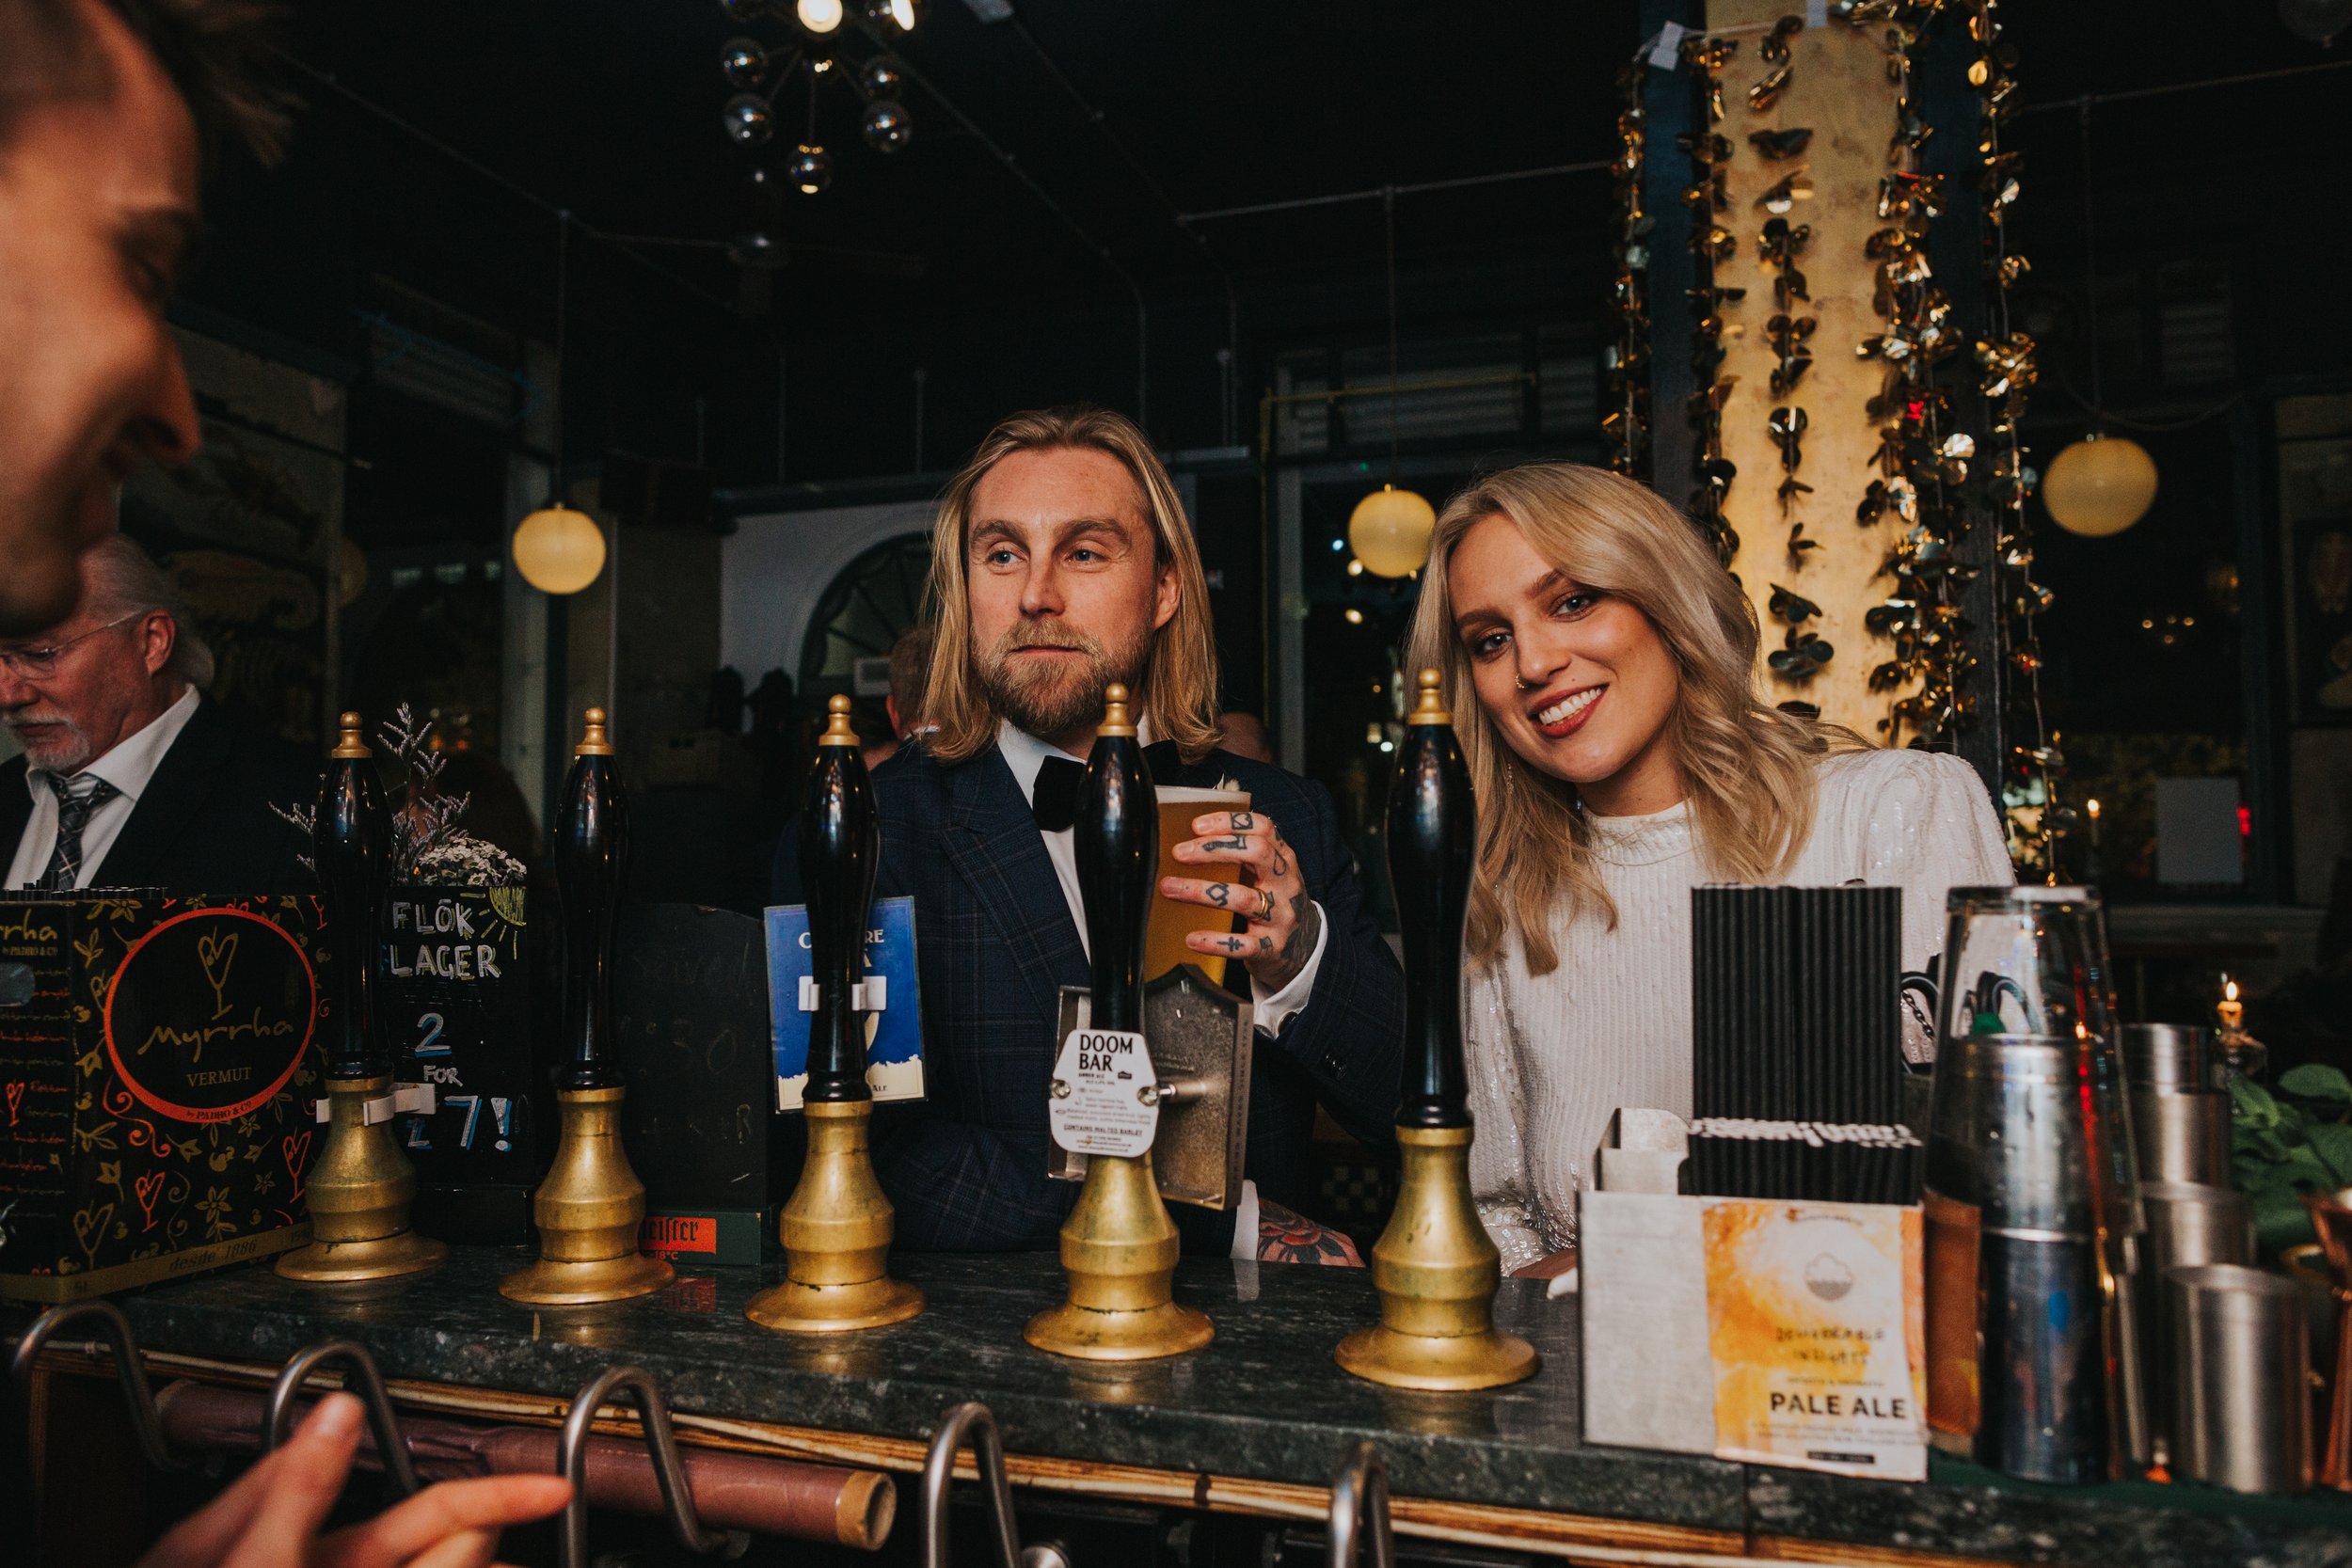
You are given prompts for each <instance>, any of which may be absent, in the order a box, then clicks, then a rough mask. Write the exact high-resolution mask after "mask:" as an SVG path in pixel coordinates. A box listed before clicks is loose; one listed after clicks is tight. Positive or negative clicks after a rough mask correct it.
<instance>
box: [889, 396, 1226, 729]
mask: <svg viewBox="0 0 2352 1568" xmlns="http://www.w3.org/2000/svg"><path fill="white" fill-rule="evenodd" d="M1057 447H1076V448H1083V449H1086V450H1089V451H1099V452H1104V453H1107V454H1108V455H1110V456H1112V457H1115V458H1117V459H1119V461H1120V465H1121V466H1122V467H1125V468H1126V470H1127V472H1128V473H1129V474H1130V475H1132V476H1133V477H1134V479H1135V482H1136V492H1137V493H1138V494H1139V495H1140V496H1141V497H1142V499H1143V510H1144V512H1145V514H1146V515H1148V516H1150V517H1151V519H1152V536H1153V539H1154V541H1155V543H1154V555H1155V562H1156V564H1157V565H1158V566H1159V567H1162V568H1165V567H1168V566H1173V567H1174V568H1175V569H1176V613H1175V614H1174V615H1172V616H1170V617H1169V618H1168V625H1166V626H1162V627H1160V628H1159V630H1157V631H1156V632H1154V633H1152V653H1151V657H1150V658H1149V659H1148V660H1147V661H1146V663H1145V665H1144V673H1143V679H1142V682H1141V684H1142V687H1143V710H1144V712H1145V713H1146V714H1148V715H1149V716H1150V718H1151V721H1152V732H1153V734H1154V735H1155V736H1156V737H1157V738H1159V739H1161V740H1172V741H1174V742H1175V743H1176V750H1177V751H1178V752H1180V753H1182V755H1183V756H1184V760H1185V761H1186V762H1198V761H1200V759H1201V758H1202V757H1204V756H1206V755H1207V754H1208V753H1209V752H1210V751H1211V750H1212V749H1214V748H1215V747H1216V741H1217V720H1216V714H1217V706H1216V633H1215V630H1214V628H1213V627H1212V626H1211V624H1210V620H1209V582H1208V578H1207V576H1206V575H1205V574H1204V573H1202V571H1201V569H1200V546H1198V545H1196V544H1195V543H1194V542H1193V537H1192V525H1191V524H1190V523H1189V522H1187V521H1186V520H1185V518H1184V501H1183V499H1181V498H1180V497H1179V496H1178V495H1177V494H1176V483H1175V481H1174V480H1172V479H1170V478H1168V469H1167V467H1165V466H1163V465H1162V464H1161V462H1160V457H1159V453H1157V452H1155V451H1152V438H1151V437H1150V436H1146V435H1144V433H1143V432H1142V431H1141V430H1140V429H1139V428H1137V427H1136V422H1135V421H1134V420H1130V419H1128V418H1127V417H1126V416H1125V415H1123V414H1114V413H1112V412H1111V411H1110V410H1109V409H1107V408H1092V407H1084V406H1079V407H1069V408H1046V409H1036V410H1031V411H1029V412H1027V413H1022V414H1015V415H1013V416H1012V417H1011V418H1009V419H1007V420H1003V421H1001V422H1000V423H998V425H997V426H996V428H995V429H993V430H992V431H990V432H989V433H988V436H987V438H986V439H985V440H983V441H981V442H980V444H979V446H978V448H977V450H976V451H974V452H973V453H972V456H971V460H970V461H968V462H967V463H965V464H964V466H963V467H962V468H961V470H960V471H959V472H958V473H957V474H956V477H955V478H954V479H952V480H949V481H948V482H947V488H946V491H945V492H943V493H942V494H941V496H940V498H939V514H938V516H937V518H936V519H935V521H934V522H933V523H932V525H931V578H930V601H931V603H932V604H934V605H936V606H937V607H938V614H939V641H937V642H936V643H935V644H934V645H933V646H932V648H931V678H930V687H929V689H927V690H926V692H925V693H924V698H923V702H924V709H923V716H924V718H925V719H926V720H927V721H930V722H931V723H935V724H937V725H938V726H939V729H938V732H937V733H936V734H934V735H933V736H931V737H930V740H929V741H928V742H927V743H926V744H927V747H928V749H929V750H930V754H931V755H932V756H934V757H937V758H938V759H939V760H940V761H942V762H949V763H954V762H962V761H964V760H966V759H967V758H970V757H975V756H977V755H979V753H980V752H984V751H986V750H987V749H988V748H989V747H990V746H992V745H993V744H994V743H995V740H996V726H997V721H998V719H999V715H998V714H997V712H996V706H995V705H994V704H993V703H992V702H990V701H989V700H988V693H987V692H986V691H985V690H983V689H982V688H981V684H980V679H979V671H978V669H977V667H976V665H975V663H974V660H973V657H972V604H971V599H970V597H969V592H970V589H969V584H968V582H967V579H966V576H965V561H964V558H965V555H966V554H967V553H968V552H967V546H968V545H969V543H970V539H971V529H972V492H973V491H974V490H976V489H977V488H978V487H979V483H980V480H981V478H982V476H984V475H985V474H987V472H988V471H989V469H991V468H993V467H995V466H996V465H997V464H999V463H1001V462H1003V461H1004V460H1005V459H1006V458H1008V457H1009V456H1011V455H1012V454H1013V453H1014V452H1017V451H1050V450H1052V449H1054V448H1057Z"/></svg>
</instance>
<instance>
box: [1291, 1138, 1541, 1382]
mask: <svg viewBox="0 0 2352 1568" xmlns="http://www.w3.org/2000/svg"><path fill="white" fill-rule="evenodd" d="M1396 1141H1397V1146H1398V1148H1399V1149H1400V1150H1401V1151H1402V1153H1403V1156H1404V1160H1403V1169H1402V1171H1401V1173H1400V1175H1399V1179H1398V1183H1397V1194H1396V1212H1395V1213H1394V1214H1393V1215H1392V1216H1391V1218H1390V1220H1389V1227H1388V1228H1387V1229H1386V1230H1384V1231H1382V1232H1381V1233H1380V1240H1379V1243H1377V1244H1376V1245H1375V1246H1374V1247H1373V1249H1372V1283H1373V1287H1374V1289H1375V1290H1377V1291H1379V1292H1380V1324H1379V1326H1378V1327H1376V1328H1365V1329H1359V1330H1357V1331H1356V1332H1355V1333H1353V1334H1351V1335H1349V1336H1348V1337H1347V1338H1344V1339H1343V1340H1341V1341H1340V1343H1339V1347H1338V1348H1337V1349H1336V1350H1334V1351H1333V1352H1332V1356H1333V1358H1334V1359H1336V1360H1337V1361H1338V1362H1339V1364H1340V1366H1341V1367H1342V1368H1343V1369H1344V1370H1347V1371H1350V1372H1353V1373H1355V1374H1356V1375H1357V1376H1358V1377H1360V1378H1363V1379H1365V1380H1367V1381H1369V1382H1373V1383H1379V1384H1385V1385H1387V1386H1389V1387H1391V1388H1430V1389H1438V1390H1459V1389H1465V1388H1499V1387H1501V1386H1502V1385H1504V1384H1506V1383H1517V1382H1518V1381H1519V1380H1520V1379H1521V1378H1525V1377H1531V1376H1533V1375H1534V1371H1535V1368H1536V1365H1537V1363H1536V1357H1535V1350H1534V1346H1532V1345H1530V1344H1529V1343H1528V1342H1527V1341H1526V1340H1524V1339H1522V1338H1518V1336H1517V1335H1512V1334H1503V1333H1501V1332H1499V1331H1498V1330H1497V1329H1496V1328H1495V1326H1494V1300H1495V1288H1496V1287H1497V1286H1498V1285H1499V1284H1501V1283H1502V1279H1501V1275H1500V1274H1499V1272H1498V1271H1499V1270H1500V1268H1501V1265H1502V1254H1500V1253H1499V1252H1497V1251H1496V1250H1495V1243H1494V1242H1493V1241H1492V1239H1491V1238H1489V1237H1488V1236H1487V1234H1486V1227H1485V1226H1484V1225H1481V1224H1480V1223H1479V1220H1478V1211H1477V1209H1476V1208H1475V1207H1474V1206H1473V1205H1472V1204H1471V1202H1470V1129H1469V1128H1467V1127H1441V1128H1424V1127H1400V1128H1398V1129H1397V1130H1396Z"/></svg>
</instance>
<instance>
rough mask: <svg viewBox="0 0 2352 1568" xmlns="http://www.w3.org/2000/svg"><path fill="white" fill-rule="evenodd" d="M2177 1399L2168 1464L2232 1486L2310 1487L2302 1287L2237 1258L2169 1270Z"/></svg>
mask: <svg viewBox="0 0 2352 1568" xmlns="http://www.w3.org/2000/svg"><path fill="white" fill-rule="evenodd" d="M2166 1289H2167V1291H2168V1293H2169V1295H2170V1297H2171V1303H2172V1318H2173V1321H2174V1322H2175V1323H2177V1324H2178V1329H2179V1331H2178V1332H2177V1333H2176V1334H2175V1335H2174V1336H2173V1346H2172V1349H2173V1362H2172V1366H2173V1376H2174V1383H2175V1385H2176V1392H2177V1398H2178V1403H2177V1404H2176V1406H2175V1408H2174V1425H2173V1433H2172V1455H2173V1465H2174V1466H2175V1467H2176V1468H2177V1469H2178V1470H2180V1472H2181V1473H2182V1474H2184V1475H2186V1476H2187V1477H2189V1478H2190V1479H2191V1480H2193V1481H2205V1482H2207V1483H2209V1484H2211V1485H2215V1486H2223V1487H2227V1488H2229V1489H2230V1490H2231V1491H2233V1492H2256V1493H2274V1494H2276V1493H2294V1492H2303V1491H2307V1490H2309V1489H2310V1487H2311V1484H2312V1426H2311V1410H2312V1402H2311V1343H2310V1339H2309V1337H2308V1335H2307V1333H2306V1328H2307V1323H2306V1308H2305V1307H2304V1305H2303V1294H2302V1289H2301V1287H2299V1286H2297V1285H2296V1283H2295V1281H2293V1280H2291V1279H2289V1278H2287V1277H2286V1276H2285V1275H2276V1274H2266V1273H2265V1272H2264V1271H2262V1270H2260V1269H2249V1268H2246V1267H2243V1266H2241V1265H2239V1264H2234V1263H2202V1264H2198V1265H2195V1266H2192V1267H2183V1268H2176V1269H2174V1270H2173V1271H2172V1272H2171V1274H2170V1275H2169V1277H2168V1279H2167V1282H2166Z"/></svg>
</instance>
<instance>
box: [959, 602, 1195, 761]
mask: <svg viewBox="0 0 2352 1568" xmlns="http://www.w3.org/2000/svg"><path fill="white" fill-rule="evenodd" d="M1018 648H1069V649H1073V650H1075V651H1076V652H1077V653H1078V654H1079V655H1080V656H1081V657H1078V658H1057V659H1050V660H1047V659H1020V658H1015V657H1013V652H1014V650H1015V649H1018ZM1151 653H1152V628H1151V627H1150V626H1142V627H1139V628H1138V629H1137V631H1136V636H1135V638H1134V640H1133V641H1130V642H1129V643H1128V644H1127V645H1126V646H1124V647H1121V648H1117V649H1112V648H1106V647H1105V646H1104V644H1103V643H1102V642H1101V641H1097V640H1096V639H1094V638H1091V637H1089V636H1087V635H1086V634H1085V633H1084V632H1081V631H1078V630H1076V629H1074V628H1073V627H1070V626H1043V625H1041V624H1039V623H1037V622H1033V621H1023V622H1020V623H1019V624H1017V625H1015V626H1013V627H1012V628H1011V629H1010V630H1009V631H1008V632H1006V633H1005V635H1004V636H1002V637H1000V638H998V639H997V640H996V642H995V645H994V646H993V647H990V648H986V649H976V650H974V663H975V664H976V665H977V669H978V674H979V681H980V689H981V690H982V691H983V692H985V693H987V696H988V700H989V702H990V704H991V705H993V706H994V707H995V709H996V711H997V712H998V713H1000V714H1002V715H1003V716H1004V717H1005V718H1007V719H1009V720H1010V721H1012V722H1013V723H1014V724H1015V725H1016V726H1018V727H1019V728H1021V729H1024V730H1026V731H1027V732H1028V733H1029V734H1031V735H1033V736H1038V737H1039V738H1041V739H1045V738H1050V737H1052V736H1061V735H1067V734H1069V733H1070V732H1071V731H1073V730H1074V729H1077V728H1078V727H1079V726H1080V725H1083V724H1090V723H1094V722H1096V721H1099V720H1101V718H1102V717H1103V693H1104V691H1105V690H1107V689H1109V688H1110V686H1111V685H1112V683H1113V682H1123V683H1125V685H1126V686H1127V688H1128V689H1130V690H1131V691H1134V690H1137V689H1138V688H1139V683H1140V682H1141V680H1142V677H1143V668H1144V664H1145V662H1146V661H1147V660H1148V659H1149V658H1150V657H1151Z"/></svg>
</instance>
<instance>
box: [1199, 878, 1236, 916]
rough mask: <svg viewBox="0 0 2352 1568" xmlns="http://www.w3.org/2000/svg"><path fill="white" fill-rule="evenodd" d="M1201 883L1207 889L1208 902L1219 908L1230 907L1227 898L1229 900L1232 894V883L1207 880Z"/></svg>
mask: <svg viewBox="0 0 2352 1568" xmlns="http://www.w3.org/2000/svg"><path fill="white" fill-rule="evenodd" d="M1203 885H1204V887H1205V888H1206V890H1207V893H1208V895H1209V902H1210V903H1212V904H1215V905H1216V907H1217V908H1218V909H1220V910H1222V909H1227V908H1230V907H1231V906H1230V904H1229V900H1231V899H1232V896H1233V884H1232V883H1231V882H1209V883H1205V884H1203Z"/></svg>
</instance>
